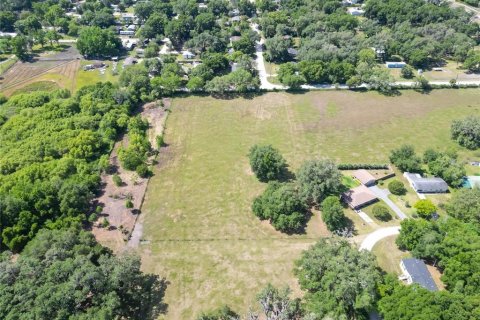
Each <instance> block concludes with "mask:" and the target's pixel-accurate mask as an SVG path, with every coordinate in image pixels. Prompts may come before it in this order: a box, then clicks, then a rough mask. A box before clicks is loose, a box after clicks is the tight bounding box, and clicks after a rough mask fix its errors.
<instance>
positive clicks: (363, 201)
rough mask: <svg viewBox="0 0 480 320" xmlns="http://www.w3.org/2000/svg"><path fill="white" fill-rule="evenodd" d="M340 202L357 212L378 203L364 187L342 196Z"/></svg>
mask: <svg viewBox="0 0 480 320" xmlns="http://www.w3.org/2000/svg"><path fill="white" fill-rule="evenodd" d="M342 200H343V201H345V203H346V204H348V206H349V207H350V208H352V209H353V210H358V209H360V208H362V207H365V206H367V205H369V204H371V203H374V202H376V201H378V198H377V196H376V195H375V194H374V193H373V192H372V191H371V190H370V189H368V188H367V187H366V186H364V185H361V186H358V187H355V188H353V189H350V190H348V191H347V192H344V193H343V194H342Z"/></svg>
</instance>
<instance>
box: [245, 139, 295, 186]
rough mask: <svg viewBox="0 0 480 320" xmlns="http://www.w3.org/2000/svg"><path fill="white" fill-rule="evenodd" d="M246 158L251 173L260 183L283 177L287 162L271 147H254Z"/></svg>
mask: <svg viewBox="0 0 480 320" xmlns="http://www.w3.org/2000/svg"><path fill="white" fill-rule="evenodd" d="M248 158H249V159H250V166H251V168H252V171H253V172H254V173H255V175H256V176H257V178H258V180H260V181H263V182H267V181H270V180H278V179H281V178H282V177H283V176H284V175H285V171H286V165H287V162H286V161H285V159H284V158H283V157H282V155H281V154H280V152H279V151H278V150H277V149H275V148H274V147H272V146H271V145H254V146H253V147H252V148H250V152H249V153H248Z"/></svg>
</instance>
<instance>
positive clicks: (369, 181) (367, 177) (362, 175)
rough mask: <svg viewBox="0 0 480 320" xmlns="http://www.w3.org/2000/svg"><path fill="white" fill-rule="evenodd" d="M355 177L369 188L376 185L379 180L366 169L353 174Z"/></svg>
mask: <svg viewBox="0 0 480 320" xmlns="http://www.w3.org/2000/svg"><path fill="white" fill-rule="evenodd" d="M353 177H354V178H355V179H357V180H358V181H360V183H361V184H363V185H365V186H367V187H369V186H372V185H374V184H375V182H376V181H377V179H375V177H374V176H373V175H372V174H371V173H370V172H368V171H367V170H365V169H359V170H357V171H355V172H354V173H353Z"/></svg>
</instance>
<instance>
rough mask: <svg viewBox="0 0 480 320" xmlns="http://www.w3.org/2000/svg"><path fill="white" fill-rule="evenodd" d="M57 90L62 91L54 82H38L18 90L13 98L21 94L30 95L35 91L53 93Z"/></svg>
mask: <svg viewBox="0 0 480 320" xmlns="http://www.w3.org/2000/svg"><path fill="white" fill-rule="evenodd" d="M56 89H60V87H59V86H58V85H57V83H56V82H54V81H38V82H33V83H30V84H28V85H26V86H25V87H23V88H21V89H18V90H16V91H15V92H14V93H13V94H12V96H13V95H16V94H21V93H30V92H35V91H53V90H56Z"/></svg>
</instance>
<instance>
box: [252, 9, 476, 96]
mask: <svg viewBox="0 0 480 320" xmlns="http://www.w3.org/2000/svg"><path fill="white" fill-rule="evenodd" d="M478 12H479V15H480V11H478ZM250 28H251V29H252V30H253V31H255V32H257V33H258V34H259V35H260V41H258V42H257V46H256V58H255V62H256V66H257V71H258V77H259V78H260V89H263V90H287V89H288V87H287V86H284V85H281V84H273V83H271V82H270V81H268V77H269V76H270V75H269V74H268V73H267V70H266V68H265V61H264V59H263V45H264V43H265V39H264V38H263V36H262V34H261V32H260V30H259V29H258V25H257V24H256V23H253V22H251V23H250ZM429 83H430V84H431V85H441V86H449V85H450V81H447V80H444V81H430V82H429ZM415 85H416V83H415V81H398V82H395V83H394V84H393V86H394V87H397V88H401V87H406V88H413V87H415ZM457 85H477V86H480V80H457ZM359 87H360V88H366V87H367V86H366V85H365V84H362V85H360V86H359ZM302 89H304V90H339V89H340V90H347V89H349V87H348V86H347V85H346V84H340V85H333V84H304V85H302Z"/></svg>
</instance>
